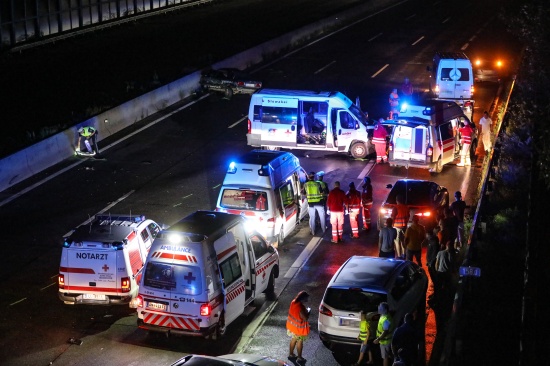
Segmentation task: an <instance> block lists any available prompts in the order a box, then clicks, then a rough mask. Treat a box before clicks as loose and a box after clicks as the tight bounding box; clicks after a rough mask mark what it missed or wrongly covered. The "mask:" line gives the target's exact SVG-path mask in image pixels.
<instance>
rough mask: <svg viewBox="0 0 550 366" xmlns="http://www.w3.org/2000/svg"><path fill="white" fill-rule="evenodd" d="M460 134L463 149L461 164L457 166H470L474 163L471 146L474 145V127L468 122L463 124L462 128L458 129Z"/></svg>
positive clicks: (461, 151)
mask: <svg viewBox="0 0 550 366" xmlns="http://www.w3.org/2000/svg"><path fill="white" fill-rule="evenodd" d="M458 132H459V133H460V143H461V144H462V149H461V150H460V163H458V164H457V165H456V166H470V165H472V162H471V160H470V145H471V144H472V132H473V131H472V127H470V124H469V123H468V121H465V122H464V123H461V126H460V128H459V129H458Z"/></svg>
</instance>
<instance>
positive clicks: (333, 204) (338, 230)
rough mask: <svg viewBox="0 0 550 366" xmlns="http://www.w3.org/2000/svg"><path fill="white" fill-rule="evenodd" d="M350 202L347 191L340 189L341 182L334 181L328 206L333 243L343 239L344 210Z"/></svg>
mask: <svg viewBox="0 0 550 366" xmlns="http://www.w3.org/2000/svg"><path fill="white" fill-rule="evenodd" d="M347 204H348V198H347V197H346V193H345V192H344V191H342V190H341V189H340V182H338V181H336V182H334V188H333V189H332V190H331V191H330V192H329V194H328V198H327V208H328V210H329V211H330V224H331V225H332V240H331V242H333V243H338V242H339V241H342V233H343V229H344V211H345V208H346V205H347Z"/></svg>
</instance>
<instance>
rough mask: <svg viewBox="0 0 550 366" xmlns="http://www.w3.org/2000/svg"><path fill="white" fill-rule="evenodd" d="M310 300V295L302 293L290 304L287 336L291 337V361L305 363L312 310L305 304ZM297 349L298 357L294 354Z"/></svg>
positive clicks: (289, 355) (289, 354) (289, 356)
mask: <svg viewBox="0 0 550 366" xmlns="http://www.w3.org/2000/svg"><path fill="white" fill-rule="evenodd" d="M308 299H309V294H308V293H307V292H305V291H300V292H299V293H298V295H296V297H295V298H294V300H292V302H291V303H290V309H289V310H288V317H287V320H286V329H287V334H288V336H289V337H290V348H289V353H288V358H289V359H291V360H292V359H296V361H297V362H299V363H303V362H305V359H304V358H303V357H302V349H303V347H304V341H305V340H306V339H307V336H308V334H309V323H308V318H309V313H310V309H309V308H306V306H305V305H304V302H306V301H307V300H308ZM295 348H296V350H297V351H298V356H296V355H295V354H294V349H295Z"/></svg>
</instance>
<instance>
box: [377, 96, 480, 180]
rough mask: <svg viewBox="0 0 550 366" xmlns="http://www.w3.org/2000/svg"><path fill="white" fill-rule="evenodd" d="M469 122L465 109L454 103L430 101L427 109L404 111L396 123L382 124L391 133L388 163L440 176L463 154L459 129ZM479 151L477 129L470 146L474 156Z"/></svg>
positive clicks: (387, 122)
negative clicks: (426, 170)
mask: <svg viewBox="0 0 550 366" xmlns="http://www.w3.org/2000/svg"><path fill="white" fill-rule="evenodd" d="M466 121H467V122H468V123H470V120H469V119H468V117H466V115H465V114H464V111H463V109H462V107H460V106H459V105H458V104H457V103H455V102H451V101H439V100H430V101H428V102H426V103H425V104H424V105H409V106H405V107H403V108H402V110H401V111H400V113H399V117H398V119H397V120H387V121H385V122H384V123H383V125H385V126H386V127H389V128H391V130H392V133H391V135H390V141H389V148H388V163H389V164H390V166H404V167H416V168H425V169H428V170H429V171H430V172H435V173H440V172H441V171H442V170H443V165H445V164H448V163H451V162H453V161H454V160H455V158H456V154H458V152H459V150H460V145H459V142H460V139H459V136H458V135H457V128H458V127H459V125H460V123H464V122H466ZM476 148H477V134H476V133H475V129H474V134H473V135H472V144H471V146H470V151H471V154H472V156H473V155H475V150H476Z"/></svg>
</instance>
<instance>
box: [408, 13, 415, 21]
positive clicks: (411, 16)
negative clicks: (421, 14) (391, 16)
mask: <svg viewBox="0 0 550 366" xmlns="http://www.w3.org/2000/svg"><path fill="white" fill-rule="evenodd" d="M415 16H416V14H411V15H409V16H408V17H406V18H405V20H411V19H412V18H414V17H415Z"/></svg>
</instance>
